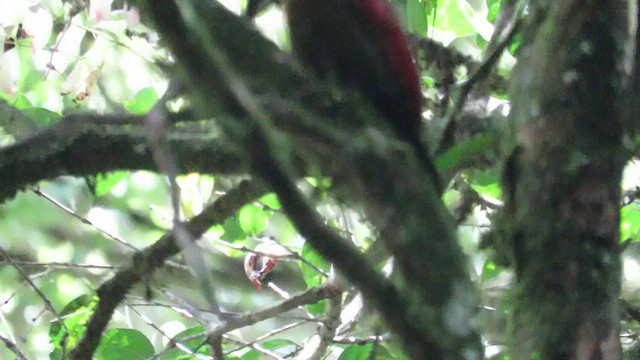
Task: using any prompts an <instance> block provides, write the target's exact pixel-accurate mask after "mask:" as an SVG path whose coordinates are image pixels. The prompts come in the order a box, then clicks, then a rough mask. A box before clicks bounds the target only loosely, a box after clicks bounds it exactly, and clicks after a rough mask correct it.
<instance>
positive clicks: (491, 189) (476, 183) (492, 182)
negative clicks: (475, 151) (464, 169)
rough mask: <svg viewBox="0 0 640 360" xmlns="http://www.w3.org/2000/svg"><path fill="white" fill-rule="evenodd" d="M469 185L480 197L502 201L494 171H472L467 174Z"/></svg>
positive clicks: (500, 190)
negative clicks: (489, 197)
mask: <svg viewBox="0 0 640 360" xmlns="http://www.w3.org/2000/svg"><path fill="white" fill-rule="evenodd" d="M467 181H468V182H469V185H471V187H472V188H473V189H474V190H475V191H477V192H478V193H480V194H481V195H486V196H491V197H493V198H495V199H502V189H501V188H500V183H499V182H498V176H497V175H496V173H495V171H494V170H483V171H481V170H472V171H469V172H468V176H467Z"/></svg>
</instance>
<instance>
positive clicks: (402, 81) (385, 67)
mask: <svg viewBox="0 0 640 360" xmlns="http://www.w3.org/2000/svg"><path fill="white" fill-rule="evenodd" d="M284 6H285V14H286V19H287V23H288V26H289V32H290V42H291V48H292V50H293V53H294V55H295V56H296V57H297V58H298V60H299V61H300V62H301V63H302V65H304V66H306V67H307V68H308V69H310V70H311V72H312V73H314V74H315V76H316V77H318V78H319V79H321V80H326V81H329V82H333V83H335V84H337V85H339V86H342V87H345V88H349V89H353V90H356V91H359V92H360V93H361V94H363V95H364V96H365V97H366V98H368V99H369V100H370V101H371V103H372V105H373V106H374V108H375V110H377V111H378V112H379V113H380V114H381V115H382V116H383V117H384V118H385V119H386V120H387V121H388V122H389V123H390V125H391V127H392V128H393V130H394V131H395V135H396V137H398V138H399V139H401V140H404V141H405V142H407V143H408V144H409V145H411V147H412V148H413V150H414V151H415V153H416V156H417V157H418V158H419V160H420V161H421V162H422V163H423V164H424V166H425V170H426V171H427V172H428V173H429V175H430V176H431V177H432V180H433V184H434V187H435V189H436V192H437V193H438V194H439V195H440V194H441V193H442V185H441V180H440V176H439V175H438V172H437V170H436V167H435V166H434V164H433V161H432V159H431V156H430V155H429V152H428V150H427V148H426V147H425V145H423V143H422V141H421V136H420V134H421V127H422V89H421V86H420V74H419V71H418V68H417V66H416V64H415V63H414V61H413V57H412V55H411V52H410V50H409V42H408V38H407V36H406V34H405V33H404V31H403V29H402V26H401V25H400V22H399V20H398V18H397V17H396V16H395V13H394V11H393V7H392V6H391V4H390V3H389V2H388V1H387V0H287V1H286V2H285V4H284Z"/></svg>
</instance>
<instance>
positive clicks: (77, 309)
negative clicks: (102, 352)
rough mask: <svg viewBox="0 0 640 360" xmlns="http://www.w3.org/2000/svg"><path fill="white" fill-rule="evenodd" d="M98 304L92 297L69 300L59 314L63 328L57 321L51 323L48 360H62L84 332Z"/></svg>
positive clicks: (87, 295) (96, 298) (82, 296)
mask: <svg viewBox="0 0 640 360" xmlns="http://www.w3.org/2000/svg"><path fill="white" fill-rule="evenodd" d="M97 303H98V297H97V296H94V295H89V294H85V295H81V296H78V297H77V298H75V299H73V300H71V301H70V302H69V303H68V304H67V305H66V306H65V307H64V309H62V312H60V318H62V319H64V320H63V322H64V326H62V324H61V323H60V322H59V321H54V322H52V323H51V327H50V328H49V340H50V341H51V343H52V344H53V351H52V352H51V354H50V355H49V358H50V359H55V360H57V359H63V358H66V355H68V354H69V351H71V349H73V348H74V347H75V346H76V345H77V344H78V341H79V340H80V338H81V337H82V335H83V334H84V333H85V331H86V324H87V322H88V321H89V318H90V317H91V315H92V314H93V309H94V307H95V306H96V304H97Z"/></svg>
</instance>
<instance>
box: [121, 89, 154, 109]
mask: <svg viewBox="0 0 640 360" xmlns="http://www.w3.org/2000/svg"><path fill="white" fill-rule="evenodd" d="M158 99H160V98H159V97H158V93H157V92H156V90H155V89H154V88H152V87H146V88H144V89H142V90H140V91H138V92H137V93H136V94H135V95H134V96H133V99H131V100H129V101H125V102H124V107H125V108H126V109H127V110H129V111H130V112H131V113H133V114H138V115H144V114H146V113H147V112H149V110H151V108H152V107H153V105H155V104H156V102H158Z"/></svg>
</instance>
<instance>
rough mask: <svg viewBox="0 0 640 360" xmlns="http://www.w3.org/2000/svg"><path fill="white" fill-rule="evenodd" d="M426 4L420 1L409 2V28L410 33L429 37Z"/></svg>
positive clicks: (412, 0)
mask: <svg viewBox="0 0 640 360" xmlns="http://www.w3.org/2000/svg"><path fill="white" fill-rule="evenodd" d="M426 6H427V5H426V3H425V2H423V1H420V0H408V1H407V28H408V30H409V32H412V33H416V34H418V35H420V36H426V35H427V29H428V27H429V24H428V23H427V8H426Z"/></svg>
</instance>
